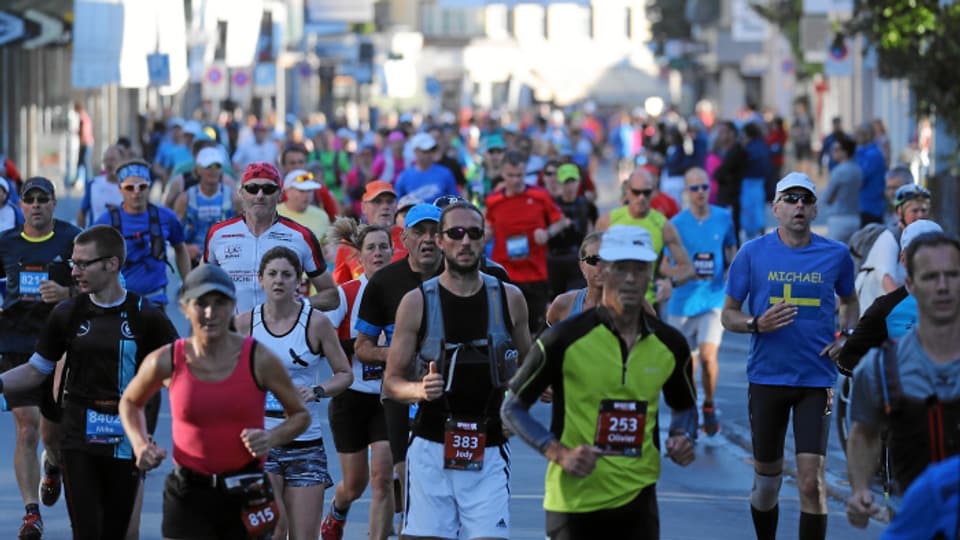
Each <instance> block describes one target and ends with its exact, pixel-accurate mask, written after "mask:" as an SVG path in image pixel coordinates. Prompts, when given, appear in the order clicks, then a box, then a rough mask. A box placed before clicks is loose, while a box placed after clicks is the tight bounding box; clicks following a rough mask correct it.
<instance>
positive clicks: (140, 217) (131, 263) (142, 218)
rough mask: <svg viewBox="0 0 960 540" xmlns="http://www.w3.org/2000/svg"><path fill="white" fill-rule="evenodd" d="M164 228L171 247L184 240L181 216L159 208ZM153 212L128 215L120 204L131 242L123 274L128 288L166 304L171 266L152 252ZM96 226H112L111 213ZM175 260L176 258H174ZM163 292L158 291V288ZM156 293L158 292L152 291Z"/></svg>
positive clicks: (123, 223)
mask: <svg viewBox="0 0 960 540" xmlns="http://www.w3.org/2000/svg"><path fill="white" fill-rule="evenodd" d="M157 210H158V211H159V212H158V217H159V218H160V229H161V230H162V231H163V237H164V238H165V239H166V241H167V243H168V244H169V245H171V246H173V245H176V244H181V243H183V226H182V225H181V224H180V220H179V219H178V218H177V215H176V214H174V213H173V211H171V210H170V209H169V208H165V207H162V206H161V207H158V208H157ZM149 214H150V213H149V212H146V211H145V212H143V213H140V214H128V213H127V211H126V210H124V209H123V207H122V206H121V207H120V227H121V229H122V230H121V231H120V232H121V233H122V234H123V237H124V239H125V240H126V243H127V260H126V262H125V263H124V266H123V270H122V272H121V273H122V275H123V278H124V280H126V287H127V289H128V290H131V291H133V292H135V293H137V294H140V295H142V296H145V297H147V298H148V299H149V300H151V301H153V302H156V303H160V304H166V303H167V295H166V292H165V289H166V287H167V265H166V263H164V262H163V261H161V260H157V259H155V258H154V257H153V256H152V255H151V254H150V218H149ZM96 225H111V223H110V212H104V213H103V214H102V215H101V216H100V217H99V218H98V219H97V222H96ZM171 262H172V261H171ZM158 290H159V291H160V292H156V291H158ZM150 293H155V294H150Z"/></svg>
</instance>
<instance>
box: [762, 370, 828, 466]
mask: <svg viewBox="0 0 960 540" xmlns="http://www.w3.org/2000/svg"><path fill="white" fill-rule="evenodd" d="M749 409H750V433H751V435H752V436H753V437H752V438H753V457H754V459H756V460H757V461H759V462H762V463H771V462H774V461H777V460H778V459H780V458H782V457H783V442H784V438H785V437H786V435H787V425H788V424H789V423H790V411H791V410H792V411H793V438H794V442H795V444H796V447H797V453H798V454H818V455H821V456H824V455H826V454H827V437H828V436H829V434H830V417H829V416H828V415H827V412H826V409H827V389H826V388H805V387H796V386H771V385H766V384H753V383H750V390H749Z"/></svg>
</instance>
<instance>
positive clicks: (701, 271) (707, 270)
mask: <svg viewBox="0 0 960 540" xmlns="http://www.w3.org/2000/svg"><path fill="white" fill-rule="evenodd" d="M716 268H717V263H716V261H715V260H714V257H713V253H694V254H693V271H694V272H695V273H696V276H697V279H712V278H713V273H714V271H716Z"/></svg>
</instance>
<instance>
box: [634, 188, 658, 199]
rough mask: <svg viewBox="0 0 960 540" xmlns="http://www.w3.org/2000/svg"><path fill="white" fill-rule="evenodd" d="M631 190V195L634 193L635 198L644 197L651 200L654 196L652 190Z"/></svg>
mask: <svg viewBox="0 0 960 540" xmlns="http://www.w3.org/2000/svg"><path fill="white" fill-rule="evenodd" d="M629 189H630V193H633V195H634V196H635V197H639V196H641V195H643V196H644V197H646V198H648V199H649V198H650V196H651V195H653V190H652V189H633V188H629Z"/></svg>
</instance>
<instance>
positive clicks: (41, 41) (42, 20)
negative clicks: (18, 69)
mask: <svg viewBox="0 0 960 540" xmlns="http://www.w3.org/2000/svg"><path fill="white" fill-rule="evenodd" d="M23 17H24V18H25V19H26V20H28V21H33V22H35V23H37V24H38V25H39V26H40V34H38V35H36V36H34V37H32V38H30V39H28V40H26V41H24V42H23V48H24V49H36V48H37V47H43V46H44V45H52V44H54V43H62V42H63V39H64V28H63V21H62V20H60V19H58V18H56V17H53V16H51V15H47V14H46V13H43V12H41V11H37V10H35V9H28V10H27V11H25V12H24V13H23Z"/></svg>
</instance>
